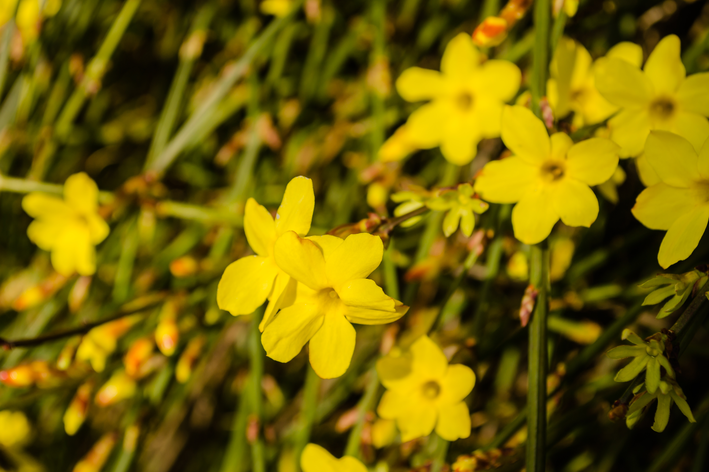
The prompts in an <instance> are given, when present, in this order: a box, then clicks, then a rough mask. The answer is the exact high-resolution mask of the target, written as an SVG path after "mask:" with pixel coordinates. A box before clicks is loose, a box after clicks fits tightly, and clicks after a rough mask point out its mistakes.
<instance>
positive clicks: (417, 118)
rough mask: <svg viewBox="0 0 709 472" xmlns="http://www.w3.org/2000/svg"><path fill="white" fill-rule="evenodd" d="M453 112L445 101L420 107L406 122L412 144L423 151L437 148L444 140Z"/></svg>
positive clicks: (437, 101) (436, 101)
mask: <svg viewBox="0 0 709 472" xmlns="http://www.w3.org/2000/svg"><path fill="white" fill-rule="evenodd" d="M452 112H453V109H452V108H451V106H450V104H448V103H447V102H446V101H444V100H435V101H433V102H431V103H428V104H426V105H423V106H421V107H419V108H418V109H417V110H416V111H414V112H413V113H412V114H411V115H409V119H408V120H407V121H406V127H407V128H408V129H409V135H410V136H411V142H412V143H414V144H415V145H416V146H417V147H419V148H421V149H428V148H432V147H436V146H438V145H439V144H440V142H441V140H442V139H443V134H444V132H445V130H446V129H447V126H448V123H449V122H450V117H451V114H452Z"/></svg>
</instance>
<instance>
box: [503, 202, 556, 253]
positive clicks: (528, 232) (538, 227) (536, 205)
mask: <svg viewBox="0 0 709 472" xmlns="http://www.w3.org/2000/svg"><path fill="white" fill-rule="evenodd" d="M557 221H559V215H558V214H557V213H556V211H555V210H554V206H553V204H552V202H551V199H550V198H549V195H548V194H547V193H546V192H545V191H543V189H533V190H532V191H530V192H527V193H526V194H525V195H524V197H523V198H522V199H521V200H520V201H519V203H517V205H515V207H514V208H513V209H512V229H513V230H514V233H515V238H517V239H518V240H520V241H522V242H523V243H525V244H537V243H539V242H541V241H543V240H544V238H546V237H547V236H549V234H550V233H551V230H552V228H553V227H554V225H555V224H556V222H557Z"/></svg>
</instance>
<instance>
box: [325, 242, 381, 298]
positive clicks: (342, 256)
mask: <svg viewBox="0 0 709 472" xmlns="http://www.w3.org/2000/svg"><path fill="white" fill-rule="evenodd" d="M383 255H384V244H383V243H382V240H381V238H380V237H379V236H372V235H371V234H369V233H359V234H351V235H349V236H347V238H346V239H345V241H344V242H343V243H342V244H341V245H339V246H338V247H337V249H335V250H334V251H332V254H330V255H329V257H328V258H327V259H326V271H327V278H328V280H329V281H330V282H331V283H332V284H333V285H334V286H338V285H340V284H342V283H345V282H347V281H350V280H353V279H363V278H365V277H367V276H369V274H371V273H372V272H373V271H374V269H376V268H377V267H378V266H379V264H380V263H381V262H382V256H383Z"/></svg>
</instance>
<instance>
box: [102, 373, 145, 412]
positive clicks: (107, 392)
mask: <svg viewBox="0 0 709 472" xmlns="http://www.w3.org/2000/svg"><path fill="white" fill-rule="evenodd" d="M135 390H136V384H135V380H133V378H131V377H130V376H129V375H128V374H126V372H125V371H124V370H123V369H119V370H117V371H115V372H114V373H113V375H112V376H111V378H110V379H108V382H106V383H105V384H103V386H102V387H101V388H100V389H99V391H98V392H96V398H95V400H94V401H95V402H96V404H97V405H99V406H109V405H113V404H114V403H118V402H119V401H121V400H125V399H126V398H130V397H132V396H133V395H134V394H135Z"/></svg>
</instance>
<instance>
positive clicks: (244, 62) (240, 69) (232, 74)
mask: <svg viewBox="0 0 709 472" xmlns="http://www.w3.org/2000/svg"><path fill="white" fill-rule="evenodd" d="M296 3H297V4H296V5H294V6H293V10H292V12H291V13H290V14H289V15H286V16H284V17H282V18H277V19H275V20H273V21H272V22H271V24H269V25H268V27H267V28H266V29H265V30H264V31H263V32H262V33H261V35H260V36H259V37H258V38H257V39H256V40H255V41H253V42H252V43H251V46H249V48H248V49H247V50H246V52H245V53H244V55H243V56H241V58H240V59H239V60H238V61H236V62H235V63H233V64H231V65H229V66H227V67H226V68H225V69H224V73H223V74H222V76H221V78H220V79H219V80H218V81H217V82H216V83H215V84H214V87H213V89H212V92H211V93H210V94H209V96H208V97H207V98H206V99H205V100H204V102H203V103H202V105H201V106H200V107H199V108H198V109H197V110H195V112H194V113H193V114H192V115H191V116H190V117H189V118H188V119H187V121H186V122H185V124H184V125H182V127H181V128H180V130H179V131H178V132H177V134H176V135H175V136H174V137H173V138H172V140H170V142H169V143H168V144H167V146H165V149H164V150H163V152H161V153H160V154H159V155H158V156H157V157H156V158H155V159H154V160H152V161H150V162H149V163H147V162H146V166H145V170H146V172H151V173H154V174H157V175H162V174H164V173H165V171H166V170H167V169H168V167H170V165H172V163H173V162H174V161H175V159H177V156H178V155H179V154H180V152H182V151H183V150H184V149H185V147H186V146H187V145H188V144H189V143H191V142H192V139H193V137H194V135H195V134H196V133H198V132H199V130H200V129H201V127H202V122H204V121H206V120H208V119H209V117H210V115H211V114H212V112H213V111H214V110H215V109H216V108H217V107H218V106H219V104H220V103H221V102H222V100H224V98H225V97H226V96H227V95H228V94H229V92H231V90H232V88H233V87H234V85H235V84H236V82H237V81H238V80H240V79H241V78H242V77H243V76H244V75H245V74H246V72H247V71H248V70H249V68H250V66H251V63H252V62H253V61H254V60H255V59H256V58H257V57H259V55H260V54H261V52H262V50H263V49H264V48H265V47H266V45H268V44H269V42H270V41H271V39H272V38H273V37H274V36H275V35H276V33H278V31H280V30H281V29H282V28H283V26H285V25H286V24H287V23H288V22H289V21H290V20H291V18H292V15H293V12H295V11H298V6H299V5H300V4H301V3H302V1H299V2H296Z"/></svg>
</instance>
